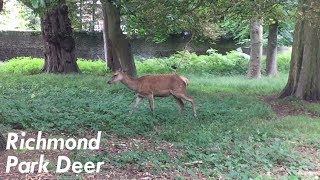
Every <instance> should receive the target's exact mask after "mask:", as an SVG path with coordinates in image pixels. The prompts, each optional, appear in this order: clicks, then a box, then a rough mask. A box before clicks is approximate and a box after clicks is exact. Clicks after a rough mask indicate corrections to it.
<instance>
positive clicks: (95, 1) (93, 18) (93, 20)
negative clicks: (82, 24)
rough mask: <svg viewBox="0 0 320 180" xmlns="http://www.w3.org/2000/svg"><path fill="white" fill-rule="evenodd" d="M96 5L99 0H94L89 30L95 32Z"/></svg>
mask: <svg viewBox="0 0 320 180" xmlns="http://www.w3.org/2000/svg"><path fill="white" fill-rule="evenodd" d="M96 6H97V0H92V12H91V19H92V20H91V22H90V26H89V31H90V32H94V25H95V24H96Z"/></svg>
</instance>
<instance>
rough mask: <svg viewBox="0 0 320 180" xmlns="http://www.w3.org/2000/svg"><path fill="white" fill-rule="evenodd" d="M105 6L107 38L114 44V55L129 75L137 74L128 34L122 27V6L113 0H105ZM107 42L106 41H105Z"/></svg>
mask: <svg viewBox="0 0 320 180" xmlns="http://www.w3.org/2000/svg"><path fill="white" fill-rule="evenodd" d="M102 3H104V8H105V12H106V14H105V15H106V16H105V17H106V18H107V19H106V20H105V22H106V23H107V25H105V26H106V27H107V29H108V33H107V34H108V36H106V38H105V40H107V39H108V37H109V38H110V41H109V42H111V44H112V49H113V51H111V52H112V55H113V57H117V58H118V59H119V64H120V66H121V68H123V69H126V70H127V73H128V75H130V76H133V77H135V76H137V71H136V66H135V64H134V59H133V54H132V51H131V44H130V42H129V39H128V38H127V36H126V35H124V34H123V32H122V29H121V27H120V22H121V21H120V8H119V6H117V4H115V3H114V2H113V1H112V0H104V1H103V2H102ZM105 43H106V42H105ZM113 57H112V58H113ZM114 60H116V58H114Z"/></svg>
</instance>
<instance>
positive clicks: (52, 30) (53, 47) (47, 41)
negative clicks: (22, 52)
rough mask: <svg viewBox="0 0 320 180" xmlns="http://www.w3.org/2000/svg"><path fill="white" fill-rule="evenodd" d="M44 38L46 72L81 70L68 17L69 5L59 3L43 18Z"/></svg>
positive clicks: (73, 71) (44, 69) (42, 29)
mask: <svg viewBox="0 0 320 180" xmlns="http://www.w3.org/2000/svg"><path fill="white" fill-rule="evenodd" d="M41 31H42V37H43V40H44V57H45V65H44V68H43V71H44V72H48V73H75V72H79V68H78V65H77V63H76V57H75V41H74V38H73V36H72V28H71V23H70V19H69V17H68V7H67V6H66V5H65V4H59V5H57V6H56V7H54V8H53V9H52V10H51V11H49V12H48V13H46V14H45V15H44V16H43V17H42V18H41Z"/></svg>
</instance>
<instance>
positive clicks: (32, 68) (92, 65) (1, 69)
mask: <svg viewBox="0 0 320 180" xmlns="http://www.w3.org/2000/svg"><path fill="white" fill-rule="evenodd" d="M77 63H78V66H79V68H80V70H81V72H82V73H84V74H95V75H105V74H107V73H110V71H109V70H107V69H106V64H105V62H104V61H102V60H96V61H93V60H86V59H80V58H79V59H78V61H77ZM43 65H44V60H43V59H42V58H32V57H17V58H13V59H10V60H9V61H7V62H5V63H3V64H0V73H5V74H23V75H31V74H38V73H40V72H41V69H42V67H43Z"/></svg>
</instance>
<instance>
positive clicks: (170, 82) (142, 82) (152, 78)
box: [108, 71, 196, 116]
mask: <svg viewBox="0 0 320 180" xmlns="http://www.w3.org/2000/svg"><path fill="white" fill-rule="evenodd" d="M117 81H121V82H122V83H123V84H124V85H126V86H127V87H128V88H129V89H131V90H133V91H135V92H136V93H137V98H136V101H135V104H134V106H133V108H132V110H131V113H132V112H133V111H134V109H135V108H136V107H137V106H138V104H139V102H140V100H142V99H143V98H147V99H148V100H149V103H150V108H151V111H152V112H153V111H154V97H167V96H170V95H172V96H173V97H174V98H175V99H176V101H177V103H178V104H179V106H180V111H182V110H184V103H183V101H182V99H185V100H187V101H189V102H190V103H191V104H192V109H193V112H194V115H195V116H196V110H195V106H194V100H193V99H192V98H191V97H190V96H188V95H187V94H186V87H187V85H188V79H187V78H185V77H183V76H179V75H177V74H164V75H147V76H142V77H140V78H136V79H134V78H131V77H129V76H128V75H127V74H126V73H124V72H123V71H116V72H115V73H114V75H113V77H112V78H111V80H110V81H108V83H109V84H111V83H114V82H117Z"/></svg>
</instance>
